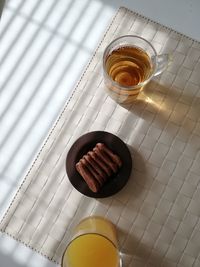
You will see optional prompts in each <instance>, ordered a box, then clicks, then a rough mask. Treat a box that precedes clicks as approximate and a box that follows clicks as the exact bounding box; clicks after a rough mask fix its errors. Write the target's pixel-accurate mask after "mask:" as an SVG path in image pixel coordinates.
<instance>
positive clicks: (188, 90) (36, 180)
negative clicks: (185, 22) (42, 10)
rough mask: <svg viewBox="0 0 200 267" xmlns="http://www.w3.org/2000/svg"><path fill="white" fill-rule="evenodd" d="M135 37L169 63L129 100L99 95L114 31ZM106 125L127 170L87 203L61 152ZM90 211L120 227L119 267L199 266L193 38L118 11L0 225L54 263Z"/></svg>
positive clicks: (199, 88)
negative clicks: (110, 190) (128, 162)
mask: <svg viewBox="0 0 200 267" xmlns="http://www.w3.org/2000/svg"><path fill="white" fill-rule="evenodd" d="M124 34H138V35H141V36H143V37H145V38H147V39H148V40H149V41H150V42H151V43H152V44H153V45H154V46H155V48H156V50H157V51H158V52H159V53H160V52H163V53H164V52H165V53H168V52H169V53H172V54H173V59H174V60H173V62H172V64H171V65H170V66H169V68H168V70H167V71H165V72H164V73H163V74H162V75H161V76H159V77H158V78H156V79H154V81H152V82H151V83H150V84H149V85H148V86H147V87H146V89H145V90H144V93H143V94H142V95H141V96H140V100H139V101H137V102H136V103H135V104H133V105H132V106H128V107H122V106H120V105H117V104H116V103H115V102H114V101H112V100H111V99H110V98H109V97H108V96H107V94H106V93H105V92H104V84H103V78H102V70H101V58H102V53H103V50H104V48H105V46H106V45H107V44H108V43H109V42H110V41H111V40H112V39H113V38H116V37H117V36H119V35H124ZM94 130H105V131H108V132H111V133H113V134H115V135H117V136H119V137H120V138H121V139H122V140H124V141H125V142H126V143H127V144H128V146H129V148H130V150H131V153H132V157H133V161H134V168H133V171H132V175H131V177H130V180H129V181H128V184H127V185H126V186H125V188H123V189H122V190H121V191H120V192H119V193H117V194H116V195H114V196H113V197H109V198H105V199H91V198H88V197H85V196H83V195H81V194H80V193H79V192H78V191H76V190H75V189H74V188H73V187H72V186H71V184H70V182H69V180H68V177H67V175H66V171H65V160H66V155H67V153H68V150H69V148H70V147H71V145H72V144H73V142H74V141H75V140H76V139H77V138H78V137H79V136H80V135H82V134H84V133H86V132H89V131H94ZM91 214H98V215H102V216H105V217H107V218H109V219H111V220H112V221H113V222H114V223H115V224H116V225H117V227H118V233H119V243H120V248H121V249H122V250H123V251H125V252H126V253H128V254H129V257H125V263H124V265H123V266H134V267H138V266H140V267H141V266H142V267H143V266H153V267H156V266H164V267H173V266H179V267H183V266H185V267H190V266H193V267H199V266H200V43H198V42H196V41H194V40H192V39H189V38H188V37H186V36H183V35H181V34H179V33H177V32H175V31H173V30H171V29H169V28H166V27H164V26H162V25H160V24H158V23H155V22H153V21H151V20H149V19H147V18H145V17H143V16H140V15H138V14H136V13H134V12H131V11H129V10H127V9H126V8H120V9H119V11H118V12H117V14H116V16H115V17H114V19H113V21H112V23H111V25H110V26H109V28H108V30H107V32H106V33H105V36H104V38H103V40H102V42H101V43H100V45H99V47H98V49H97V51H96V53H95V54H94V56H93V58H92V59H91V62H90V63H89V65H88V67H87V68H86V70H85V72H84V74H83V76H82V77H81V80H80V82H79V83H78V85H77V87H76V88H75V91H74V92H73V94H72V97H71V99H70V101H69V102H68V103H67V104H66V106H65V108H64V110H63V111H62V112H61V115H60V117H59V118H58V120H57V122H56V124H55V126H54V127H53V129H52V130H51V132H50V134H49V136H48V138H47V140H46V142H45V144H44V145H43V147H42V149H41V151H40V153H39V155H38V156H37V158H36V160H35V161H34V163H33V165H32V167H31V169H30V171H29V172H28V174H27V176H26V177H25V179H24V182H23V183H22V185H21V187H20V188H19V190H18V192H17V194H16V196H15V198H14V199H13V201H12V203H11V205H10V207H9V209H8V211H7V212H6V214H5V216H4V218H3V220H2V222H1V225H0V228H1V231H2V232H5V233H7V234H8V235H10V236H12V237H13V238H14V239H16V240H18V241H20V242H22V243H24V244H25V245H27V246H29V247H31V248H32V249H34V250H35V251H37V252H39V253H41V254H42V255H44V256H46V257H48V258H49V259H50V260H52V261H54V262H57V263H60V260H61V255H62V253H63V251H64V248H65V247H66V244H67V242H68V239H69V233H70V229H72V227H73V225H74V224H76V223H77V222H78V221H79V220H80V219H81V218H83V217H85V216H88V215H91Z"/></svg>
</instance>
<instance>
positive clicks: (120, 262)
mask: <svg viewBox="0 0 200 267" xmlns="http://www.w3.org/2000/svg"><path fill="white" fill-rule="evenodd" d="M90 234H92V235H98V236H101V237H103V238H105V239H107V240H108V241H109V242H110V243H111V244H112V245H113V247H114V248H116V250H117V251H118V256H119V267H122V259H121V255H120V251H119V249H118V247H117V246H116V245H115V244H114V242H112V240H110V239H109V238H108V237H106V236H105V235H103V234H99V233H95V232H90V233H82V234H79V235H77V236H75V237H74V238H73V239H72V240H70V241H69V243H68V244H67V246H66V248H65V250H64V252H63V254H62V258H61V267H64V265H63V261H64V256H65V253H66V251H67V249H68V247H69V246H70V244H72V242H73V241H74V240H76V239H78V238H79V237H81V236H84V235H90Z"/></svg>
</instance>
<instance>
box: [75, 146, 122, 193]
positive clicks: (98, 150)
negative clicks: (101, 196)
mask: <svg viewBox="0 0 200 267" xmlns="http://www.w3.org/2000/svg"><path fill="white" fill-rule="evenodd" d="M121 166H122V161H121V159H120V157H119V156H118V155H116V154H114V153H113V152H112V151H111V150H110V149H109V148H108V147H107V146H106V145H105V144H103V143H97V144H96V146H95V147H94V148H93V150H92V151H89V152H88V153H87V154H86V155H84V156H83V157H82V158H81V159H80V160H79V162H78V163H76V170H77V171H78V172H79V174H80V175H81V176H82V178H83V179H84V180H85V182H86V183H87V185H88V187H89V188H90V190H92V191H93V192H94V193H97V192H98V191H99V190H100V189H101V188H102V186H103V185H104V184H105V182H106V181H107V180H108V179H109V178H110V177H111V176H112V175H113V174H116V173H117V172H118V170H119V168H120V167H121Z"/></svg>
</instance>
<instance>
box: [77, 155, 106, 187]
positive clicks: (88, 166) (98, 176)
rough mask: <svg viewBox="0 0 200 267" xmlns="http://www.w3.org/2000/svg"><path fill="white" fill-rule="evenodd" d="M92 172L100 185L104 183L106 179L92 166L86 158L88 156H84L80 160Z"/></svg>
mask: <svg viewBox="0 0 200 267" xmlns="http://www.w3.org/2000/svg"><path fill="white" fill-rule="evenodd" d="M79 162H81V163H82V164H83V165H84V166H85V167H86V168H87V169H88V170H89V171H90V173H91V174H92V176H93V177H94V178H95V179H96V180H97V181H98V182H99V184H100V186H102V185H103V183H104V179H103V178H102V177H101V176H100V175H99V174H98V173H97V172H96V171H95V170H94V169H93V168H92V166H91V165H90V163H89V162H88V161H87V160H86V156H84V157H83V158H82V159H80V161H79Z"/></svg>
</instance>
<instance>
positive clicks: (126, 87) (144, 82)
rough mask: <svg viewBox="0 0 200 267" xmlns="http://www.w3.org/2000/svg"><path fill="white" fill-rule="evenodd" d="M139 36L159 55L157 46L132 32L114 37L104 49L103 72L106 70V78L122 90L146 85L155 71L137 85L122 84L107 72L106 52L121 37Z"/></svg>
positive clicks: (139, 37) (130, 89)
mask: <svg viewBox="0 0 200 267" xmlns="http://www.w3.org/2000/svg"><path fill="white" fill-rule="evenodd" d="M127 37H128V38H138V39H140V40H142V41H144V42H146V43H147V44H148V45H149V46H150V47H151V48H152V50H153V52H154V54H155V57H156V56H157V55H158V54H157V52H156V50H155V48H154V47H153V45H152V44H151V43H150V42H149V41H147V40H146V39H145V38H143V37H141V36H138V35H131V34H127V35H122V36H119V37H117V38H115V39H113V40H112V41H111V42H110V43H109V44H108V45H107V46H106V47H105V49H104V52H103V72H104V75H105V76H106V79H108V80H109V81H110V82H111V83H112V84H113V86H115V87H117V88H118V89H120V90H125V91H132V90H134V89H137V88H140V87H142V86H144V85H146V84H147V83H148V82H149V81H150V80H151V78H152V77H153V76H154V71H153V72H152V74H151V75H150V76H149V77H148V79H146V80H145V81H143V82H140V83H138V84H137V85H134V86H130V85H129V86H124V85H120V84H119V83H118V82H116V81H114V80H113V79H112V78H111V77H110V76H109V75H108V73H107V71H106V60H105V57H106V54H108V50H109V48H110V47H111V46H112V44H113V43H115V42H116V41H118V40H120V39H123V38H127Z"/></svg>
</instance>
